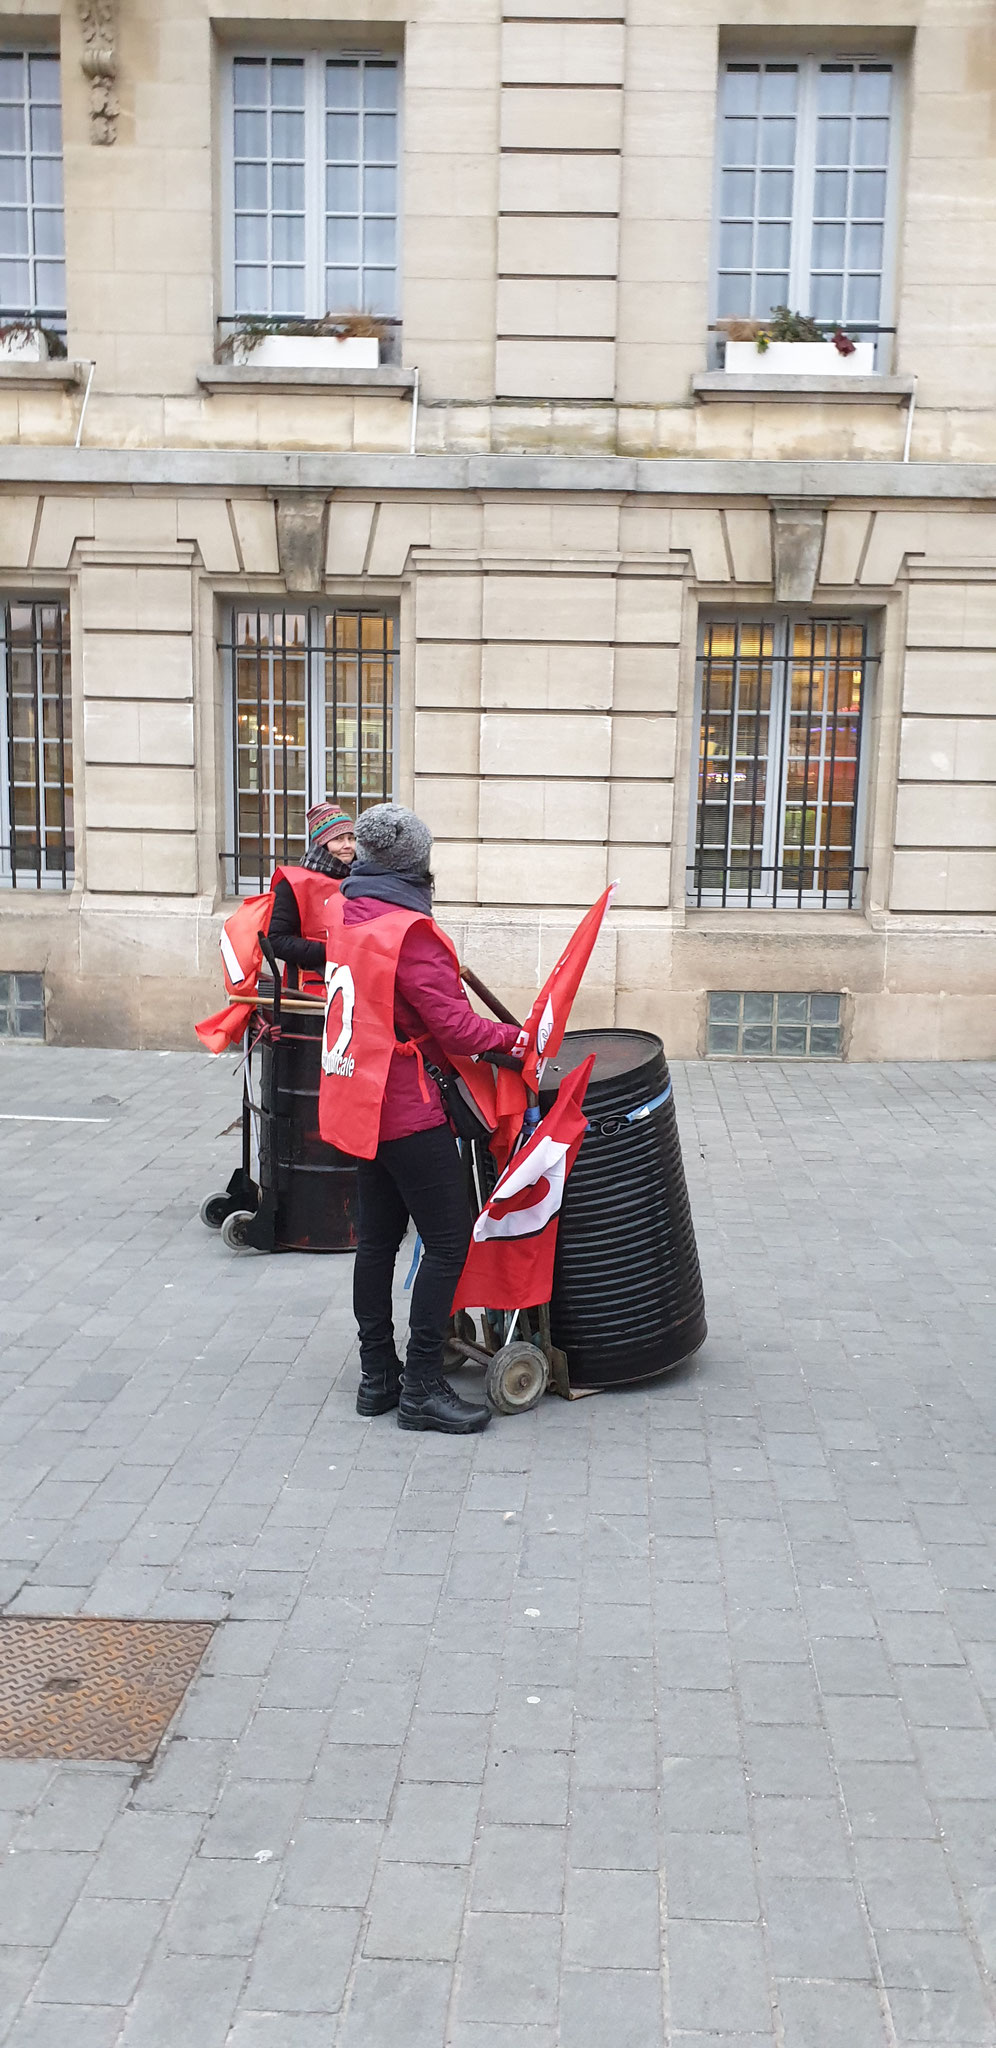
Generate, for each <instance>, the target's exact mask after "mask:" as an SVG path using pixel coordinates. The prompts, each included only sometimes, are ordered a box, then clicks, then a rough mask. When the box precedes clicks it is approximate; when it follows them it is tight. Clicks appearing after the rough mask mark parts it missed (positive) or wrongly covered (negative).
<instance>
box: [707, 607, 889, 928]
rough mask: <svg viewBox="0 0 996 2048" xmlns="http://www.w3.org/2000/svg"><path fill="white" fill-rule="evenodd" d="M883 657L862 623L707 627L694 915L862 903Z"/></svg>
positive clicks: (778, 621)
mask: <svg viewBox="0 0 996 2048" xmlns="http://www.w3.org/2000/svg"><path fill="white" fill-rule="evenodd" d="M876 659H877V657H876V656H875V655H873V654H872V653H871V651H870V649H869V645H868V628H867V626H866V624H865V623H863V622H862V621H861V620H858V619H840V618H836V619H832V618H814V617H812V616H811V615H808V614H806V615H798V614H797V615H796V616H794V617H793V616H791V615H772V616H771V617H769V618H764V617H758V616H754V617H750V616H743V617H740V618H723V619H706V620H704V621H703V623H702V626H701V631H700V639H699V658H698V678H697V715H698V769H697V775H696V792H695V814H694V819H693V843H692V859H691V861H690V864H689V868H688V901H689V903H692V904H694V905H695V906H696V907H697V908H700V907H702V906H705V907H716V906H718V907H720V908H731V907H739V908H745V909H752V908H761V909H777V908H781V909H789V908H795V909H798V910H820V909H822V910H827V909H832V910H841V909H844V910H850V909H853V908H854V906H855V905H856V904H857V903H859V902H860V898H861V885H862V881H863V878H864V874H865V869H864V868H863V867H862V866H860V865H859V862H860V853H861V825H862V817H861V796H862V778H861V749H862V737H863V731H864V723H865V701H866V697H867V689H868V679H869V674H870V672H871V671H872V669H873V668H874V665H875V662H876Z"/></svg>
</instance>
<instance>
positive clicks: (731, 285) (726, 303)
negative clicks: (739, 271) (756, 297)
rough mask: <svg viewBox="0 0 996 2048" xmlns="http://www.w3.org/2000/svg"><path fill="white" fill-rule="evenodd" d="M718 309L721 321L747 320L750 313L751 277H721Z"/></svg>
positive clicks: (729, 274)
mask: <svg viewBox="0 0 996 2048" xmlns="http://www.w3.org/2000/svg"><path fill="white" fill-rule="evenodd" d="M716 309H717V312H718V314H719V317H720V319H721V320H727V319H736V318H737V316H738V315H739V316H740V318H741V319H746V317H747V315H748V314H749V312H750V277H749V276H746V277H744V276H739V277H738V276H736V275H735V274H731V273H727V274H725V275H724V276H722V277H720V280H719V286H718V290H717V294H716Z"/></svg>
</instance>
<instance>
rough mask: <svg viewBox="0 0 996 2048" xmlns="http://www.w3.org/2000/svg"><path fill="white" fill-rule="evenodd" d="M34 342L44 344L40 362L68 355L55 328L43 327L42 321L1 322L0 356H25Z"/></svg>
mask: <svg viewBox="0 0 996 2048" xmlns="http://www.w3.org/2000/svg"><path fill="white" fill-rule="evenodd" d="M34 341H40V342H41V343H42V346H41V348H40V349H39V359H40V360H44V358H45V357H46V356H48V357H50V358H55V357H59V358H62V357H64V356H65V354H66V344H65V341H64V339H63V337H62V335H61V334H57V333H56V331H55V328H54V327H43V326H42V324H41V321H40V320H27V319H16V320H0V356H18V355H24V354H26V352H27V350H28V349H29V348H30V345H31V343H32V342H34Z"/></svg>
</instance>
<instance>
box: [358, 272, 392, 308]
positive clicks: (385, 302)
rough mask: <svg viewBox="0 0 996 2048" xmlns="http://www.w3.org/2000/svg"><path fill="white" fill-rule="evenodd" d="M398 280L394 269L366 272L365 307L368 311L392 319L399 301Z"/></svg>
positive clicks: (364, 287)
mask: <svg viewBox="0 0 996 2048" xmlns="http://www.w3.org/2000/svg"><path fill="white" fill-rule="evenodd" d="M397 293H398V280H397V273H396V272H395V271H394V270H367V271H366V272H365V273H364V283H363V309H364V311H365V312H367V313H376V314H379V315H380V316H381V317H382V318H384V319H388V320H389V319H392V318H393V316H394V309H395V306H396V303H397Z"/></svg>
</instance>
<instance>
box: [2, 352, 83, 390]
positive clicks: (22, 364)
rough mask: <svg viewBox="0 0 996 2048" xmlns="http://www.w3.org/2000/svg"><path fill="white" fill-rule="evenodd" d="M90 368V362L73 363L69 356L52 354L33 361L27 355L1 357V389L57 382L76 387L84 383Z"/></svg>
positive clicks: (72, 387) (71, 387)
mask: <svg viewBox="0 0 996 2048" xmlns="http://www.w3.org/2000/svg"><path fill="white" fill-rule="evenodd" d="M89 368H90V365H89V363H72V362H70V361H69V358H68V356H51V357H49V358H48V360H47V361H46V362H42V363H33V362H31V361H30V359H29V358H28V357H27V356H3V357H0V389H2V388H3V387H4V385H6V386H7V388H8V389H9V388H10V386H11V385H12V384H13V385H15V386H16V385H33V386H34V387H35V388H37V386H38V385H39V384H56V385H60V384H61V385H62V386H63V387H68V388H70V389H75V388H76V386H77V385H80V384H82V383H83V381H84V379H85V377H86V375H87V372H88V370H89Z"/></svg>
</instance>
